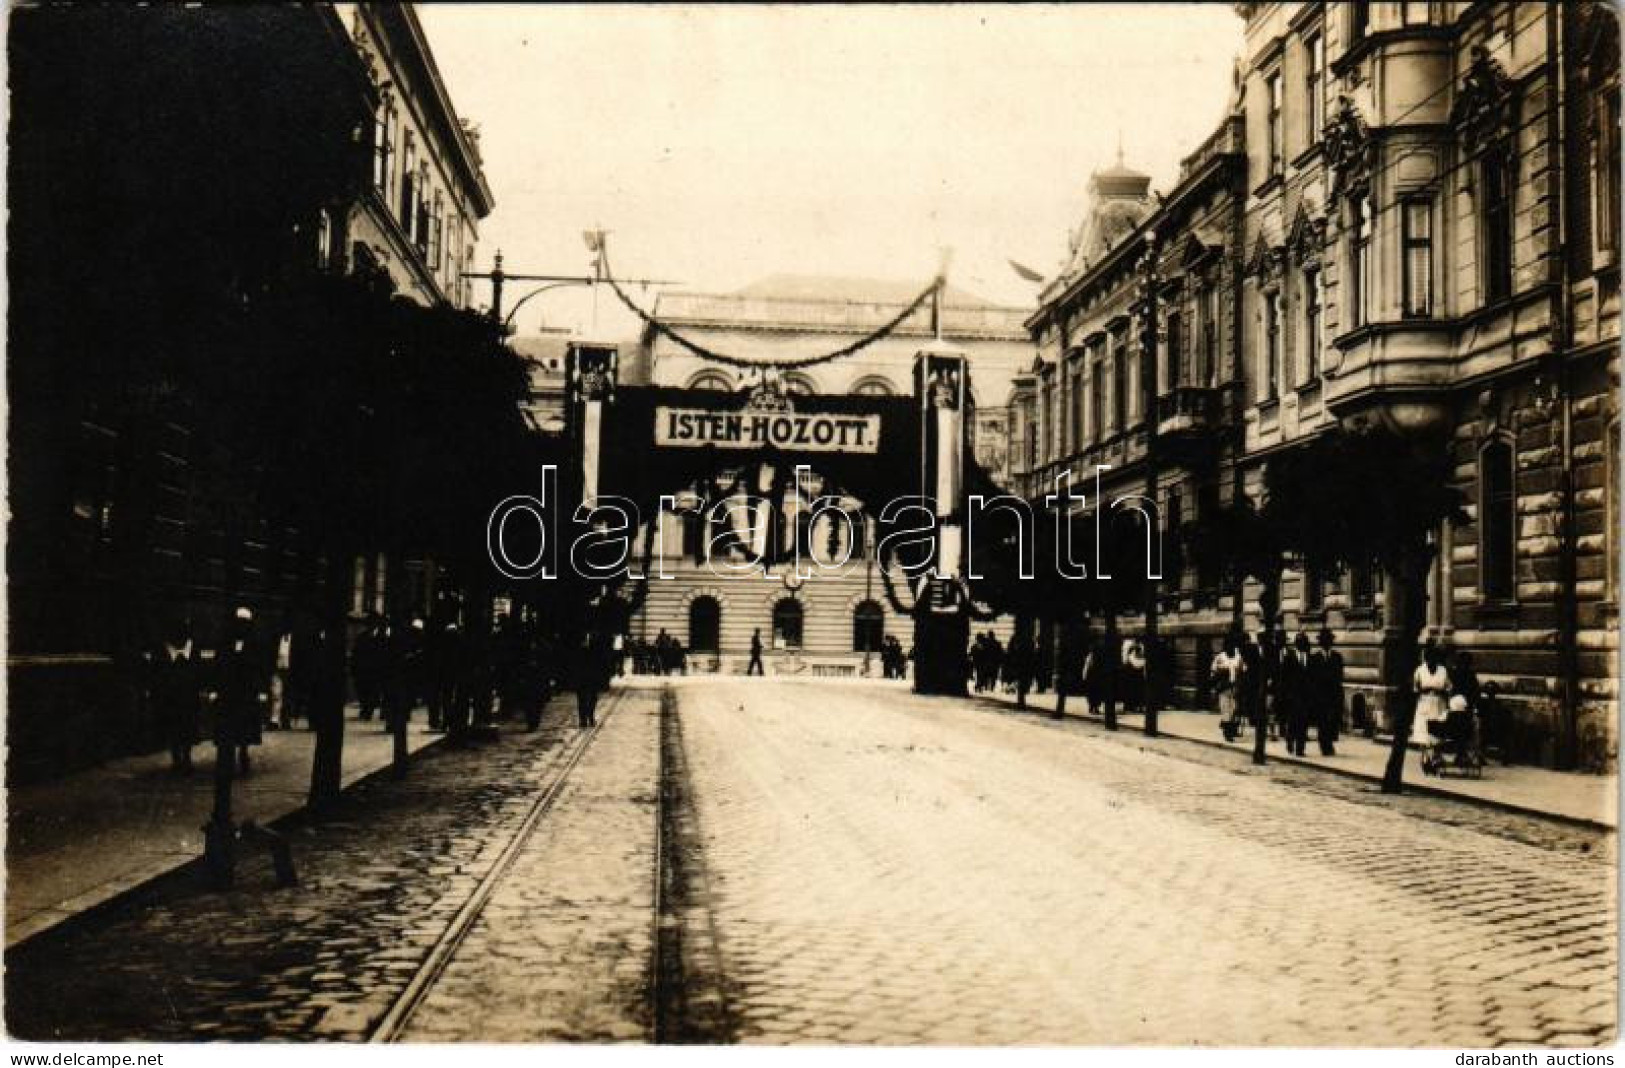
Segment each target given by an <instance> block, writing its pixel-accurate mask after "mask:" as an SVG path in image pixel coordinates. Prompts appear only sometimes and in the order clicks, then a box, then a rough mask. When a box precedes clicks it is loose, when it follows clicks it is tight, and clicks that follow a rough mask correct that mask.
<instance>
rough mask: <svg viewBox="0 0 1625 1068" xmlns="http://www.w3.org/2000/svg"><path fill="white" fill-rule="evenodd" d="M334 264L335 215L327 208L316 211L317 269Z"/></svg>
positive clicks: (323, 269)
mask: <svg viewBox="0 0 1625 1068" xmlns="http://www.w3.org/2000/svg"><path fill="white" fill-rule="evenodd" d="M331 266H333V216H332V215H331V214H330V213H329V212H328V210H327V209H326V208H319V209H317V211H316V269H317V270H319V271H325V270H327V269H328V268H329V267H331Z"/></svg>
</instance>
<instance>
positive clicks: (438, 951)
mask: <svg viewBox="0 0 1625 1068" xmlns="http://www.w3.org/2000/svg"><path fill="white" fill-rule="evenodd" d="M603 704H604V706H607V707H604V710H603V714H602V715H600V716H599V717H598V721H597V723H596V724H594V726H593V727H592V728H591V729H590V730H588V731H585V732H584V733H582V734H581V735H579V736H578V737H577V738H576V739H574V740H573V741H572V742H571V743H570V744H569V745H568V746H566V747H565V748H564V749H563V750H562V751H561V752H560V754H559V756H558V759H557V760H556V761H555V763H554V766H553V769H552V770H551V776H550V778H549V780H548V782H547V785H546V786H545V787H544V788H543V790H542V791H541V793H539V794H538V795H537V797H536V799H535V800H534V801H533V802H531V805H530V807H529V809H527V810H526V812H525V816H524V818H523V819H522V820H521V821H520V824H519V826H518V828H516V829H515V831H514V833H513V835H512V836H511V837H510V838H509V840H508V842H507V843H506V844H505V845H504V846H503V848H502V851H501V852H500V853H499V854H498V855H497V857H496V859H495V860H494V861H492V863H491V866H490V868H489V869H487V871H486V873H485V875H484V876H482V877H481V878H480V881H479V882H478V883H477V884H476V885H475V887H474V890H473V891H472V892H471V893H470V894H469V896H468V897H467V899H465V900H464V902H463V904H462V905H461V906H460V907H459V908H458V910H457V912H456V913H455V914H454V915H453V916H452V918H451V920H450V922H449V923H447V925H446V929H445V930H444V931H443V932H441V934H440V936H439V938H437V939H436V940H435V943H434V945H433V946H431V947H430V949H429V952H428V954H427V955H426V956H425V957H424V959H423V963H422V964H421V965H420V966H419V967H418V969H417V971H416V972H414V973H413V974H412V977H411V978H410V979H409V980H408V981H407V983H406V985H405V986H404V987H402V989H401V992H400V993H399V994H398V995H396V996H395V998H394V1000H393V1001H392V1002H391V1003H390V1006H389V1008H388V1009H387V1010H386V1011H385V1012H384V1014H383V1015H382V1016H381V1017H380V1018H379V1020H378V1023H377V1024H375V1025H374V1026H373V1028H372V1030H371V1032H370V1033H369V1034H368V1036H367V1041H368V1042H369V1043H391V1042H397V1041H400V1040H401V1038H402V1036H403V1035H404V1034H405V1033H406V1031H407V1028H408V1027H409V1026H410V1025H411V1022H412V1018H413V1016H414V1015H415V1014H416V1012H417V1010H418V1008H419V1007H420V1006H421V1005H422V1004H423V1002H424V1000H425V999H426V998H427V997H428V995H429V993H430V992H431V991H432V990H433V989H434V986H435V983H436V982H437V981H438V980H439V978H440V977H441V975H442V974H444V973H445V971H446V969H447V968H448V967H449V966H450V965H451V963H452V961H453V960H454V959H455V958H456V955H457V951H458V949H459V948H460V947H461V946H462V944H463V942H464V941H465V940H466V939H467V938H468V935H469V932H470V931H472V930H473V929H474V925H475V924H476V923H477V922H478V921H479V918H480V916H481V914H482V913H483V912H484V911H485V907H486V905H487V904H488V903H489V902H490V900H491V896H492V894H494V893H495V892H496V889H497V887H498V886H499V885H501V883H502V880H503V879H504V878H505V877H506V876H507V875H508V873H509V871H510V870H511V869H512V868H513V866H514V863H515V861H516V860H517V859H518V858H519V856H520V854H521V853H522V852H523V851H524V849H525V846H526V845H527V844H528V843H529V841H530V840H531V838H532V837H533V836H534V835H535V833H536V830H537V828H538V827H540V826H541V824H542V822H543V820H544V819H545V817H546V816H547V814H548V813H549V812H550V811H551V810H552V808H553V806H554V804H555V803H556V802H557V801H558V798H559V796H560V794H561V793H563V791H564V787H565V785H566V784H567V783H568V782H569V779H570V773H571V772H572V771H574V770H575V768H576V766H577V765H578V764H580V763H581V759H582V757H584V756H585V755H586V753H587V751H588V749H590V748H591V747H592V744H593V742H594V741H595V740H596V739H597V738H598V736H599V734H600V733H601V732H602V731H603V729H604V726H605V725H606V724H607V723H608V722H609V721H610V720H611V719H612V718H613V717H614V716H615V714H616V712H617V711H619V709H620V706H621V697H620V696H619V695H614V696H612V697H611V699H610V700H609V701H606V702H604V703H603ZM657 853H658V850H657ZM656 914H657V915H658V910H657V913H656Z"/></svg>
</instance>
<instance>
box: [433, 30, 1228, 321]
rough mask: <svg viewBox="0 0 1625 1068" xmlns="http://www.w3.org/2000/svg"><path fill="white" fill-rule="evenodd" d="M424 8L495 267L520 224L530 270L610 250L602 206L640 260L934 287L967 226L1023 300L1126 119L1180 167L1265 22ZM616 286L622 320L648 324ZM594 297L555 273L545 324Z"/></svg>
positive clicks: (1011, 299)
mask: <svg viewBox="0 0 1625 1068" xmlns="http://www.w3.org/2000/svg"><path fill="white" fill-rule="evenodd" d="M419 11H420V14H421V16H422V21H423V23H424V25H425V27H426V29H427V32H428V34H429V38H430V43H431V45H432V46H433V48H434V51H435V56H436V59H437V61H438V63H439V65H440V70H441V73H442V74H443V75H444V77H445V79H446V83H447V85H448V86H449V88H450V92H451V94H452V99H453V102H454V103H455V105H456V107H457V109H458V112H459V113H460V114H461V115H462V116H464V117H466V118H468V119H471V120H473V121H474V122H476V123H478V124H479V125H480V127H481V130H482V151H483V154H484V157H485V168H486V175H487V178H488V179H489V181H490V183H491V187H492V190H493V192H494V193H495V196H496V201H497V207H496V210H495V211H494V212H493V213H492V215H491V216H490V217H489V218H488V219H486V220H485V222H484V223H483V224H482V226H481V231H480V250H479V263H480V265H481V267H482V268H487V267H489V264H490V258H491V254H492V253H493V252H494V251H496V250H497V249H499V248H500V249H501V250H502V252H503V253H504V258H505V266H506V268H507V269H508V270H510V271H529V272H535V273H574V272H585V271H586V269H587V263H588V256H587V252H586V249H585V248H584V246H583V244H582V241H581V236H580V234H581V231H582V230H584V229H587V228H590V227H592V226H594V225H601V226H603V227H605V228H607V229H609V230H610V231H611V233H612V236H611V243H610V250H611V253H612V262H613V266H614V268H615V271H616V273H617V274H618V275H620V276H623V277H628V276H633V275H638V276H653V277H658V278H669V279H675V280H677V281H680V282H682V283H683V288H687V289H699V290H711V291H727V290H730V289H734V288H737V287H738V286H741V285H744V284H746V283H749V282H751V281H754V280H755V279H757V278H760V277H762V276H764V275H768V274H773V273H803V274H842V275H860V276H865V277H876V278H890V279H897V280H904V281H914V280H918V281H919V282H920V283H921V284H922V285H923V284H924V283H925V281H927V280H928V279H929V278H930V276H931V273H932V272H933V270H934V269H935V266H936V263H937V258H938V255H939V249H940V248H942V247H944V246H947V247H951V248H952V249H953V250H954V253H953V262H952V267H951V270H950V279H951V281H952V282H953V283H954V284H956V285H958V286H960V287H962V288H965V289H968V290H971V291H972V292H977V293H981V294H982V295H984V296H987V297H990V298H993V299H995V300H1001V301H1005V302H1008V303H1012V304H1018V305H1027V304H1031V303H1032V301H1033V298H1034V287H1033V286H1031V285H1030V284H1028V283H1026V282H1023V281H1021V280H1020V279H1019V278H1018V277H1016V275H1015V274H1014V273H1013V272H1012V271H1011V270H1010V269H1009V267H1008V266H1007V265H1006V263H1005V260H1006V258H1007V257H1008V258H1012V259H1015V260H1018V261H1020V262H1023V263H1025V264H1027V265H1028V266H1031V267H1034V268H1036V269H1038V270H1040V271H1042V272H1043V273H1045V274H1046V275H1048V274H1050V273H1052V272H1053V271H1054V270H1055V268H1056V267H1057V265H1058V263H1059V261H1060V260H1061V258H1062V256H1063V255H1064V253H1065V250H1066V234H1067V231H1068V230H1069V229H1070V228H1071V227H1073V226H1075V225H1076V224H1077V222H1078V220H1079V218H1080V217H1081V214H1082V211H1083V207H1084V191H1085V183H1086V182H1087V180H1088V176H1089V173H1090V172H1091V171H1092V170H1095V169H1097V168H1100V167H1105V166H1109V165H1111V164H1112V162H1113V161H1114V159H1115V156H1116V153H1117V144H1118V138H1119V136H1121V138H1122V144H1123V150H1124V155H1125V162H1127V163H1128V164H1129V165H1130V166H1133V167H1136V168H1138V169H1140V170H1143V171H1146V172H1148V173H1149V174H1151V175H1152V178H1153V186H1154V187H1156V188H1160V189H1167V188H1168V187H1169V186H1170V185H1171V184H1172V182H1173V179H1174V177H1175V175H1176V174H1177V172H1178V161H1179V159H1180V157H1181V156H1183V155H1184V154H1186V153H1188V152H1189V151H1191V150H1192V149H1193V148H1195V147H1196V146H1197V145H1198V144H1199V143H1201V141H1202V140H1203V139H1204V138H1205V137H1206V136H1207V135H1208V134H1209V133H1211V132H1212V130H1213V129H1214V128H1215V126H1216V124H1217V123H1218V120H1219V118H1220V115H1221V113H1222V111H1223V108H1224V104H1225V101H1226V99H1227V97H1228V95H1229V92H1230V85H1231V81H1230V79H1231V65H1232V60H1233V57H1234V56H1235V54H1236V53H1237V51H1238V50H1239V48H1240V43H1241V20H1240V19H1239V18H1238V17H1237V16H1236V15H1235V13H1234V12H1233V11H1232V9H1231V7H1230V5H1229V4H1212V5H1193V4H1158V5H1139V6H1136V5H1127V4H1122V5H1116V4H1114V5H1075V6H1070V7H1066V6H1041V7H1040V6H1034V7H999V6H989V7H980V6H976V7H953V8H950V7H816V8H813V7H783V6H774V7H712V6H690V7H631V6H596V7H591V8H587V7H574V6H537V7H527V6H521V5H477V6H475V5H467V6H459V5H446V6H435V5H425V6H423V7H420V8H419ZM523 292H524V289H520V288H517V287H516V288H515V289H514V290H511V291H510V293H509V295H508V297H507V301H508V303H509V305H510V306H511V304H512V301H513V299H515V298H516V297H518V296H520V295H522V294H523ZM480 299H481V302H482V303H483V302H484V301H486V300H488V299H489V297H488V291H484V293H482V296H481V298H480ZM599 300H600V315H601V319H600V322H599V328H598V331H597V332H598V333H599V334H600V335H603V336H614V335H617V334H621V333H624V332H626V331H627V327H628V325H629V324H628V321H627V320H626V319H625V318H623V317H621V316H619V315H616V314H613V313H615V312H617V311H618V305H617V304H616V301H615V298H614V296H613V295H612V294H609V293H608V292H607V291H606V292H604V293H603V294H602V295H601V296H600V298H599ZM651 300H652V297H651ZM590 304H591V302H590V300H589V299H587V296H586V294H585V292H577V291H574V290H563V291H554V292H552V293H549V294H546V295H544V296H541V297H538V298H537V299H536V300H534V301H532V302H531V303H530V304H528V305H527V306H526V308H525V310H524V311H523V312H521V313H520V318H519V327H520V331H521V332H529V331H530V330H532V329H534V328H535V327H536V326H538V325H540V324H541V322H542V320H543V318H544V317H545V319H546V321H547V323H548V325H551V326H576V327H581V328H583V329H588V328H589V319H590Z"/></svg>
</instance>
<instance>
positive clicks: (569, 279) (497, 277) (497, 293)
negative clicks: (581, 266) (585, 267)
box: [463, 249, 677, 328]
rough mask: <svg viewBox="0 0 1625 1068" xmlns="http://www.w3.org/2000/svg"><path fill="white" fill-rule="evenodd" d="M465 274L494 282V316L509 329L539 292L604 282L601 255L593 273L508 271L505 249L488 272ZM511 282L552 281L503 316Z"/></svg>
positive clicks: (660, 281)
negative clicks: (504, 263)
mask: <svg viewBox="0 0 1625 1068" xmlns="http://www.w3.org/2000/svg"><path fill="white" fill-rule="evenodd" d="M463 277H464V278H484V279H486V280H487V281H489V282H490V283H491V318H492V319H495V320H497V321H498V322H500V323H502V325H503V327H504V328H506V327H508V326H509V325H511V324H512V323H513V312H516V311H518V310H519V306H520V305H521V304H524V303H525V301H527V300H529V299H530V298H531V297H534V296H536V295H537V294H539V293H545V292H546V291H547V290H549V289H555V288H562V287H564V286H596V285H597V284H598V283H599V282H602V281H603V280H604V278H603V259H602V257H595V258H594V260H593V273H592V274H509V273H508V272H507V271H504V270H503V269H502V251H501V250H500V249H498V250H497V254H496V257H495V259H494V261H493V263H492V266H491V269H490V270H489V271H464V272H463ZM622 281H624V282H625V283H626V284H628V285H642V286H664V285H676V284H677V283H676V282H673V281H671V280H670V279H666V278H626V279H622ZM509 282H547V283H549V284H548V285H544V286H542V287H540V288H539V289H535V290H532V291H531V292H529V293H526V294H525V295H524V296H522V297H520V298H519V301H518V303H516V304H515V305H514V306H513V310H512V311H510V312H509V313H508V315H507V316H506V317H504V316H503V314H502V290H503V287H504V286H506V285H507V283H509Z"/></svg>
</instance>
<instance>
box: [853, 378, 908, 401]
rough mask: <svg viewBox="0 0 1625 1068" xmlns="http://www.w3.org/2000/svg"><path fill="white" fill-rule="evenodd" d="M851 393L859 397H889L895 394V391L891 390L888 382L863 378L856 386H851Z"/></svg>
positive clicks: (881, 379) (882, 379)
mask: <svg viewBox="0 0 1625 1068" xmlns="http://www.w3.org/2000/svg"><path fill="white" fill-rule="evenodd" d="M852 392H853V393H856V394H857V395H858V396H860V397H890V396H894V395H895V394H896V393H897V391H896V390H895V389H893V388H892V385H891V383H890V382H888V381H886V380H885V379H884V378H877V377H873V376H871V377H869V378H865V379H863V380H862V381H861V382H859V383H858V384H857V385H855V386H853V387H852Z"/></svg>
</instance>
